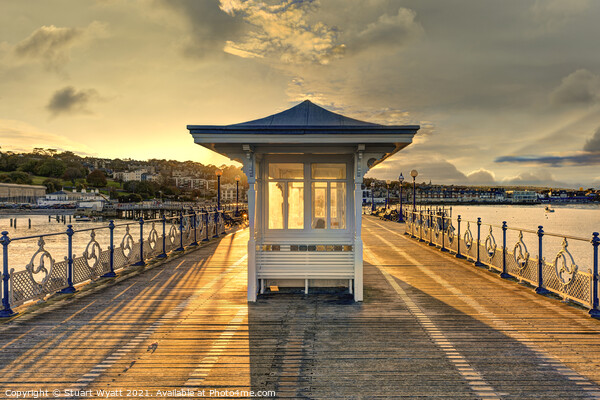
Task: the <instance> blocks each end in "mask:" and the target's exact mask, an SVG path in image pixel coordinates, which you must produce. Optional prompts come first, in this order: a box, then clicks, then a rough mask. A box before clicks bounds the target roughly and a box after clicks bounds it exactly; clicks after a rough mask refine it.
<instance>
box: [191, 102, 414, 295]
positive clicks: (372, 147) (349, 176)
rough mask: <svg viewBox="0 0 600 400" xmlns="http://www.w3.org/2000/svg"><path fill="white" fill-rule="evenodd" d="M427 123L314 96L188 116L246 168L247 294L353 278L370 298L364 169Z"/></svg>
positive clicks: (198, 137)
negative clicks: (375, 120) (262, 111)
mask: <svg viewBox="0 0 600 400" xmlns="http://www.w3.org/2000/svg"><path fill="white" fill-rule="evenodd" d="M419 128H420V127H419V126H417V125H405V126H384V125H378V124H372V123H368V122H363V121H358V120H355V119H351V118H347V117H344V116H342V115H339V114H335V113H332V112H330V111H328V110H325V109H324V108H321V107H319V106H317V105H315V104H313V103H311V102H310V101H308V100H307V101H304V102H302V103H300V104H298V105H297V106H295V107H292V108H290V109H289V110H286V111H283V112H281V113H278V114H274V115H271V116H268V117H266V118H262V119H259V120H255V121H249V122H245V123H241V124H236V125H228V126H214V125H206V126H201V125H189V126H188V129H189V130H190V133H191V134H192V136H193V137H194V141H195V142H196V143H197V144H200V145H203V146H205V147H207V148H209V149H211V150H214V151H216V152H218V153H220V154H223V155H225V156H227V157H229V158H231V159H234V160H236V161H239V162H241V163H243V171H244V173H245V174H246V176H247V177H248V184H249V189H248V220H249V230H250V237H249V240H248V301H256V298H257V294H258V293H259V292H263V291H264V290H265V288H266V287H269V286H270V285H277V286H280V287H282V286H291V287H298V286H300V287H304V290H305V293H308V290H309V286H330V287H331V286H335V287H339V286H348V290H349V291H350V293H353V295H354V299H355V300H356V301H362V300H363V251H362V239H361V218H362V198H363V197H362V196H363V191H362V189H361V185H362V182H363V176H364V175H365V173H366V172H367V171H368V170H369V169H370V168H371V167H373V166H375V165H377V164H378V163H380V162H382V161H383V160H385V159H386V158H388V157H389V156H391V155H393V154H395V153H396V152H398V151H399V150H401V149H402V148H404V147H406V146H408V145H409V144H410V143H411V142H412V138H413V136H414V135H415V134H416V132H417V131H418V130H419Z"/></svg>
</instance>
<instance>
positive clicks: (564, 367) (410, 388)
mask: <svg viewBox="0 0 600 400" xmlns="http://www.w3.org/2000/svg"><path fill="white" fill-rule="evenodd" d="M402 232H403V226H402V225H400V224H397V223H393V222H383V221H380V220H377V219H374V218H371V217H366V218H365V219H364V223H363V240H364V243H365V301H364V302H363V303H362V304H356V303H353V302H352V300H351V296H350V295H348V294H344V293H335V292H330V293H326V292H324V291H323V292H322V293H316V292H313V293H311V294H309V295H308V296H304V295H302V294H299V293H275V294H266V295H263V296H259V299H258V301H257V303H256V304H250V305H249V304H248V303H246V300H245V299H246V293H245V292H246V268H245V266H246V257H245V251H246V241H247V238H248V236H247V231H242V232H237V233H234V234H230V235H228V236H226V237H224V238H222V239H221V240H220V241H218V242H215V243H210V244H208V245H206V246H205V247H202V248H200V249H198V250H196V251H194V252H190V253H188V254H186V255H184V256H182V257H180V258H178V259H174V260H172V261H169V262H167V263H165V264H163V265H161V266H157V267H155V268H152V269H149V270H147V271H145V272H143V273H142V274H139V275H137V276H132V277H130V278H128V279H125V280H122V281H120V282H115V283H114V284H112V285H109V286H108V287H105V288H103V289H102V290H98V291H95V292H92V293H89V294H87V295H82V294H78V295H75V296H74V297H72V298H71V299H69V300H67V301H63V302H62V303H56V304H53V305H51V306H49V307H46V308H45V309H42V310H40V311H37V312H35V313H27V314H24V315H22V316H21V317H19V318H17V319H15V320H13V321H11V322H9V323H5V324H3V325H2V326H0V398H11V396H12V398H15V397H16V393H13V392H10V391H11V390H14V391H17V390H18V391H27V390H48V395H47V396H46V398H54V395H53V393H52V391H53V390H58V391H60V393H61V396H64V397H72V398H93V397H97V396H99V395H100V394H101V393H100V392H98V391H100V390H103V391H111V390H112V391H115V392H112V396H111V395H110V394H109V396H108V397H109V398H141V397H148V396H149V395H151V396H152V397H153V398H177V397H188V398H219V397H221V398H224V397H227V398H235V397H249V396H244V395H245V393H240V396H235V395H234V396H231V395H230V394H231V393H223V391H225V390H228V391H230V392H231V391H234V392H235V391H238V390H239V391H249V390H253V391H255V392H259V391H272V393H260V394H267V395H268V396H266V397H271V398H272V397H273V396H272V395H273V393H275V394H276V396H275V397H277V398H314V399H340V398H350V399H362V398H365V399H367V398H369V399H370V398H382V399H388V398H419V397H420V398H446V399H469V398H472V399H475V398H481V399H498V398H506V399H523V398H535V399H539V398H557V399H576V398H595V397H600V388H599V386H598V383H600V369H599V365H600V351H599V350H600V322H599V321H596V320H593V319H591V318H589V317H588V316H587V313H586V310H582V309H578V308H575V307H573V306H570V305H566V304H563V303H561V302H559V301H557V300H556V299H552V298H547V297H543V296H539V295H537V294H535V293H534V292H533V291H532V290H531V289H530V288H527V287H524V286H521V285H519V284H517V283H515V282H511V281H505V280H502V279H500V278H499V277H497V276H496V275H495V274H492V273H491V272H489V271H486V270H482V269H480V268H476V267H474V266H472V264H469V263H467V262H464V261H462V260H456V259H454V258H453V257H451V256H450V255H447V254H443V253H440V252H439V251H438V250H435V249H432V248H429V247H427V246H425V245H422V244H419V243H417V242H415V241H414V240H412V239H408V238H406V237H405V236H404V235H402ZM311 291H312V290H311ZM203 389H204V396H202V395H201V394H200V395H198V391H199V390H203ZM70 390H72V392H70ZM76 390H78V391H79V392H77V391H76ZM136 390H137V391H140V390H141V391H142V392H141V395H140V393H139V392H135V391H136ZM210 390H219V391H221V393H219V394H220V395H221V396H218V395H219V394H215V393H211V392H210ZM7 391H8V392H7ZM65 391H69V392H65ZM128 391H131V392H129V393H128ZM169 391H178V392H170V393H169ZM191 391H193V392H194V395H193V396H191V397H190V396H184V395H185V394H189V393H190V392H191ZM128 394H129V395H130V396H128ZM255 394H259V393H255ZM225 395H227V396H225ZM23 397H25V398H33V397H34V395H33V394H32V393H30V394H29V395H26V396H23V395H21V398H23ZM105 397H106V393H105Z"/></svg>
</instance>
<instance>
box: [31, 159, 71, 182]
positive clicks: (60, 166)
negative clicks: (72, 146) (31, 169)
mask: <svg viewBox="0 0 600 400" xmlns="http://www.w3.org/2000/svg"><path fill="white" fill-rule="evenodd" d="M65 169H66V167H65V163H64V162H62V160H57V159H55V158H48V159H46V160H44V162H42V163H41V164H40V165H39V166H38V167H37V168H36V173H37V174H38V175H41V176H48V177H51V178H60V177H61V176H62V174H64V173H65Z"/></svg>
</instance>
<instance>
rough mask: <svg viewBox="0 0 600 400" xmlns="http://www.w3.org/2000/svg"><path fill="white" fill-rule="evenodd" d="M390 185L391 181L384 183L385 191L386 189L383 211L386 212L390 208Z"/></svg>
mask: <svg viewBox="0 0 600 400" xmlns="http://www.w3.org/2000/svg"><path fill="white" fill-rule="evenodd" d="M390 183H392V181H390V180H389V179H388V180H387V181H385V189H386V196H385V209H386V210H387V209H388V208H390Z"/></svg>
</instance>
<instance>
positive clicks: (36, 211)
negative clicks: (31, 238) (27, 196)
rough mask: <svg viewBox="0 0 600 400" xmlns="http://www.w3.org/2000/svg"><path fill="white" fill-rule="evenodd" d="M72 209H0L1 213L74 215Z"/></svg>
mask: <svg viewBox="0 0 600 400" xmlns="http://www.w3.org/2000/svg"><path fill="white" fill-rule="evenodd" d="M74 212H75V210H72V209H60V208H58V209H53V208H41V209H40V208H34V209H16V208H3V209H0V215H73V213H74Z"/></svg>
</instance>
